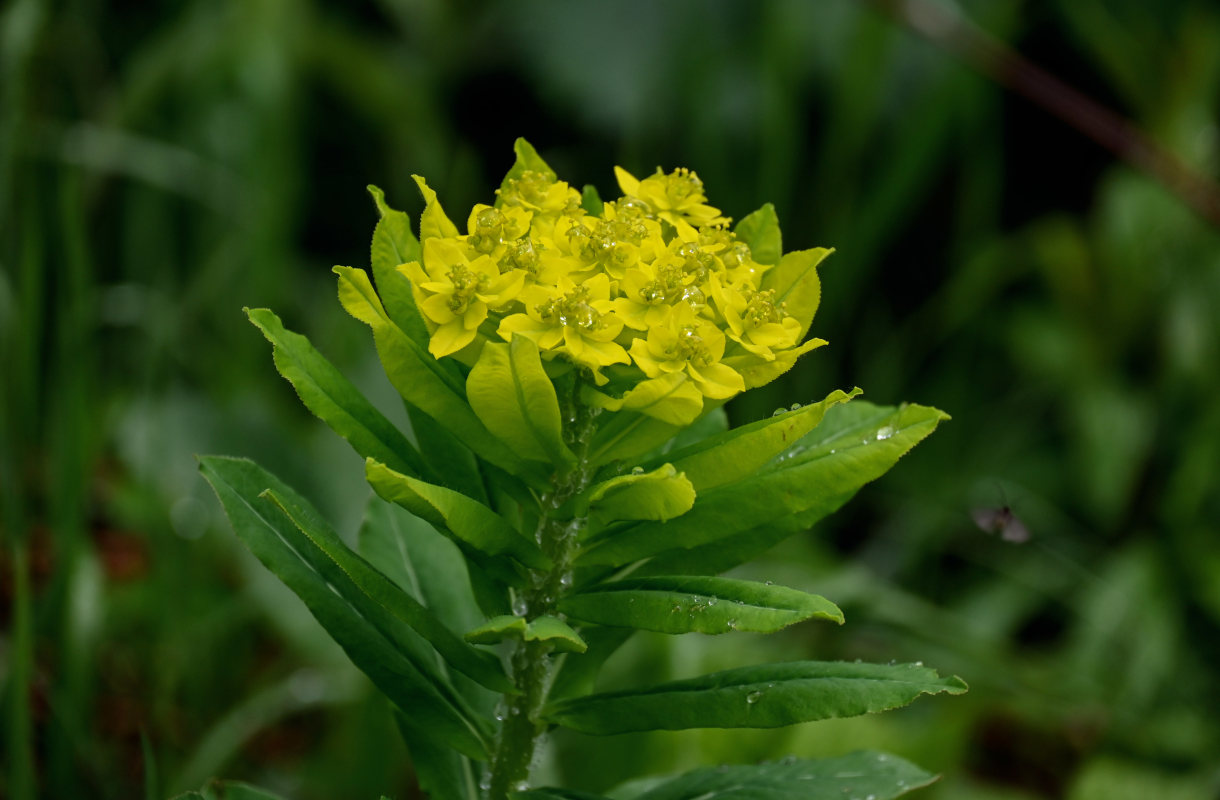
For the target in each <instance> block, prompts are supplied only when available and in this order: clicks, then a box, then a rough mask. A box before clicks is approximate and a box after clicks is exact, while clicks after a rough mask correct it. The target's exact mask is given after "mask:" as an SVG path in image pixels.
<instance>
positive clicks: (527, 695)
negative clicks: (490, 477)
mask: <svg viewBox="0 0 1220 800" xmlns="http://www.w3.org/2000/svg"><path fill="white" fill-rule="evenodd" d="M564 411H565V412H566V413H565V418H566V419H567V421H568V424H567V425H565V426H564V438H565V440H567V443H568V445H569V447H570V448H571V449H572V451H573V452H574V453H575V454H576V457H577V462H576V466H575V467H574V468H573V469H572V470H571V471H570V472H568V473H566V474H564V475H556V476H555V481H554V484H553V489H552V491H551V492H549V493H547V494H546V495H544V496H543V497H542V509H541V511H542V514H541V517H540V519H539V522H538V530H537V533H536V536H537V539H538V544H539V545H540V546H541V548H542V551H543V552H544V553H546V555H547V556H548V557H549V558H550V559H551V563H552V567H551V569H549V570H547V571H545V572H539V571H535V572H531V574H530V583H529V585H528V587H527V588H526V590H525V595H524V600H525V616H526V617H527V618H528V619H531V620H532V619H536V618H538V617H540V616H545V615H554V614H555V613H556V611H555V607H556V604H557V603H558V601H559V599H560V598H561V597H563V596H564V595H565V594H566V593H567V591H568V587H569V586H570V585H571V575H572V558H573V557H574V556H575V555H576V546H577V542H578V541H579V539H580V535H581V533H582V532H583V530H584V527H585V520H584V519H583V518H580V517H578V518H575V519H562V518H561V517H560V516H559V515H558V510H559V509H560V508H561V507H563V506H564V504H565V503H567V501H568V500H570V499H571V498H572V497H574V496H575V495H577V494H579V493H580V492H582V491H583V490H584V489H585V488H586V487H587V486H588V484H589V478H590V474H589V472H590V470H589V465H588V462H587V452H586V451H587V446H586V445H587V442H588V439H589V435H590V433H591V432H592V430H593V428H594V417H595V416H596V414H595V412H592V411H590V410H589V409H586V408H585V407H584V406H582V405H581V404H580V402H579V398H578V395H577V391H576V387H575V386H574V387H573V391H572V393H571V395H570V397H569V398H568V403H567V407H566V408H565V409H564ZM551 650H552V646H551V645H550V644H548V643H546V642H526V641H524V640H522V641H518V642H516V643H515V646H514V648H513V652H512V656H511V658H510V666H511V668H512V678H513V684H514V685H515V686H516V688H517V691H518V694H516V695H513V696H509V697H506V698H505V702H504V704H503V713H504V719H503V722H502V724H501V725H500V731H499V734H498V735H497V737H496V744H495V749H494V751H493V753H492V758H491V766H490V771H489V772H488V775H487V779H486V780H485V781H484V784H483V786H484V789H485V792H486V794H485V797H486V798H487V800H507V798H508V795H509V793H510V792H513V791H520V790H521V789H523V788H525V786H526V785H527V784H526V781H527V779H528V778H529V772H530V766H531V762H532V761H533V759H534V751H535V749H536V748H537V746H538V739H539V737H540V736H541V735H542V734H543V732H544V731H545V729H546V724H545V723H543V722H542V721H541V720H540V719H539V712H540V711H541V710H542V707H543V705H544V704H545V703H546V698H547V693H548V692H549V690H550V684H551V679H552V677H553V675H552V665H551Z"/></svg>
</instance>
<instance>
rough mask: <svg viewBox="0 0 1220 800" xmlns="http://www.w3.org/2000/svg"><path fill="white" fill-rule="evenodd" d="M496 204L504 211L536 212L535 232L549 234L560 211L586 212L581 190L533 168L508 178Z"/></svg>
mask: <svg viewBox="0 0 1220 800" xmlns="http://www.w3.org/2000/svg"><path fill="white" fill-rule="evenodd" d="M496 194H498V195H499V199H498V200H497V202H496V205H497V206H499V207H500V209H501V210H503V211H507V210H508V209H510V208H521V209H524V210H526V211H530V212H532V213H533V215H534V234H535V235H548V236H549V235H550V232H549V229H550V227H551V226H552V225H554V223H555V220H556V219H558V218H559V216H560V215H561V214H567V215H573V214H581V213H584V212H583V211H582V210H581V208H580V192H578V191H576V190H575V189H573V188H572V187H571V186H569V185H568V184H566V183H564V182H563V181H560V180H554V179H552V178H550V177H548V176H547V175H545V174H543V173H541V172H536V171H534V170H525V171H524V172H522V173H521V176H520V177H518V178H511V179H509V180H508V181H507V182H506V184H505V186H504V188H502V189H497V190H496Z"/></svg>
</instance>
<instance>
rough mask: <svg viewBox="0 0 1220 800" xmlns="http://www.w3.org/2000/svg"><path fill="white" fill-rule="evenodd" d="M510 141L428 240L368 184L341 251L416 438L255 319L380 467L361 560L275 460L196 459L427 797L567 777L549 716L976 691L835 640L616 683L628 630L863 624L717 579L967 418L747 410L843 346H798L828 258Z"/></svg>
mask: <svg viewBox="0 0 1220 800" xmlns="http://www.w3.org/2000/svg"><path fill="white" fill-rule="evenodd" d="M516 153H517V161H516V164H515V165H514V166H513V168H512V169H511V170H510V171H509V173H508V175H507V177H506V178H505V179H504V182H503V184H502V185H501V187H500V189H499V191H498V192H497V196H496V198H495V203H494V204H492V205H478V206H475V208H474V209H473V210H472V211H471V212H470V214H469V218H468V220H467V223H466V232H465V233H462V232H461V231H460V230H459V229H458V227H457V226H456V225H454V224H453V223H452V222H451V221H450V219H449V218H448V217H447V216H446V215H445V212H444V211H443V210H442V208H441V205H440V203H439V202H438V200H437V197H436V194H435V193H434V192H433V191H432V190H431V189H430V188H429V187H428V186H427V184H425V183H424V181H423V180H422V179H419V178H417V179H416V180H417V182H418V184H419V187H420V190H421V191H422V193H423V195H424V199H425V202H426V207H425V209H424V211H423V214H422V216H421V219H420V224H419V236H418V238H416V236H415V235H414V234H413V233H412V231H411V228H410V226H409V222H408V219H407V216H406V214H404V213H403V212H400V211H395V210H393V209H391V208H390V207H389V206H388V205H387V204H386V202H385V199H384V196H383V194H382V192H381V191H380V190H378V189H376V188H372V189H371V191H372V193H373V197H374V199H375V201H376V204H377V207H378V209H379V210H380V212H381V220H380V222H379V223H378V225H377V228H376V230H375V233H374V235H373V244H372V259H371V260H372V280H370V276H369V275H368V274H367V273H365V272H364V271H362V270H359V269H352V268H350V267H336V269H335V272H336V273H337V274H338V277H339V299H340V302H341V303H342V304H343V306H344V308H346V309H347V311H348V312H350V313H351V315H352V316H354V317H355V318H356V319H358V320H360V321H362V322H364V323H366V324H367V325H368V326H369V327H370V328H372V332H373V339H374V341H375V343H376V347H377V351H378V353H379V355H380V358H381V362H382V364H383V365H384V367H385V370H386V374H387V375H388V376H389V379H390V382H391V383H392V384H393V385H394V387H395V388H396V389H397V390H398V392H399V393H400V394H401V395H402V399H403V401H404V403H405V404H406V408H407V411H408V414H409V416H410V421H411V432H409V433H408V432H404V431H400V430H398V429H397V428H396V427H395V426H394V425H393V424H391V423H390V422H389V421H388V420H387V419H386V418H385V417H384V416H383V415H382V414H381V413H380V412H379V411H377V410H376V409H375V408H374V406H373V405H372V404H371V403H370V402H368V401H367V400H366V399H365V398H364V397H363V396H362V395H361V394H360V393H359V392H358V391H357V390H356V388H355V387H354V386H353V385H352V384H351V383H350V382H349V381H348V380H347V379H346V378H344V377H343V376H342V374H340V373H339V372H338V371H337V370H336V369H335V368H334V367H333V366H332V365H331V364H330V363H329V362H327V361H326V360H325V359H324V358H323V356H322V355H320V354H319V353H318V351H317V350H315V349H314V348H313V346H312V345H311V344H310V343H309V341H308V340H306V339H305V338H304V337H303V336H300V335H298V334H296V333H292V332H290V331H288V330H286V329H285V328H284V327H283V325H282V324H281V322H280V320H279V319H278V318H277V317H276V316H275V315H274V314H273V313H271V312H270V311H268V310H266V309H255V310H250V311H249V312H248V314H249V317H250V319H251V321H252V322H253V323H254V324H255V325H257V326H258V327H259V328H260V329H261V330H262V331H263V333H264V334H265V335H266V337H267V338H268V339H269V340H270V341H271V343H272V345H273V346H274V355H275V363H276V366H277V368H278V369H279V371H280V372H281V374H283V376H284V377H285V378H287V379H288V381H289V382H291V383H292V385H293V386H294V387H295V388H296V390H297V392H298V394H299V395H300V397H301V400H302V401H303V402H304V403H305V405H306V406H307V407H308V408H309V409H310V410H311V411H313V412H314V413H315V414H316V415H317V416H318V417H320V418H321V419H322V420H324V421H325V422H327V423H328V424H329V425H330V426H331V427H332V428H334V430H335V431H336V432H337V433H339V435H341V436H343V437H344V438H345V439H347V440H348V441H349V442H350V443H351V445H352V446H353V447H354V448H355V449H356V451H357V452H359V454H360V455H362V456H364V457H365V459H366V461H365V474H366V477H367V479H368V482H369V484H370V485H371V486H372V488H373V490H374V492H375V494H376V497H374V498H373V499H372V500H371V504H370V505H369V507H368V509H367V513H366V517H365V521H364V524H363V525H362V527H361V529H360V532H359V552H358V553H357V552H353V551H352V550H350V549H349V548H348V547H347V546H346V545H345V544H344V542H343V540H342V539H341V537H340V536H339V535H338V534H337V533H336V532H335V531H334V530H333V529H332V528H331V527H330V526H329V525H328V524H327V522H326V521H325V520H324V519H323V518H322V517H321V516H320V515H319V514H318V513H317V512H316V511H315V510H314V509H313V508H312V507H311V506H310V505H309V503H308V502H307V501H306V500H305V499H303V498H302V497H301V496H300V495H298V494H297V493H296V492H294V491H293V490H292V489H291V488H289V487H288V486H286V485H285V484H284V483H283V482H281V481H280V480H278V479H277V478H275V477H274V476H273V475H271V474H269V473H268V472H267V471H266V470H263V469H262V468H261V467H259V466H257V465H256V464H254V463H252V462H250V461H247V460H241V459H232V458H223V457H205V458H203V459H202V469H203V473H204V475H205V476H206V477H207V479H208V480H209V481H210V482H211V483H212V486H213V487H214V488H215V490H216V492H217V494H218V495H219V497H220V500H221V502H222V503H223V504H224V507H225V510H226V511H227V512H228V515H229V518H230V520H231V521H232V523H233V527H234V529H235V530H236V531H237V533H238V536H239V537H241V539H242V540H243V541H244V542H245V543H246V544H247V545H248V546H249V547H250V549H251V550H252V551H253V552H254V553H255V555H257V556H258V557H259V558H260V559H261V560H262V561H263V563H264V564H266V566H267V567H268V568H269V569H271V570H272V571H273V572H274V573H275V574H276V575H277V576H279V577H280V579H282V580H283V581H284V582H285V583H286V584H287V585H288V586H290V587H291V588H292V589H293V590H294V591H295V592H296V593H297V594H298V595H300V597H301V598H302V599H303V600H304V601H305V603H306V605H307V606H308V607H309V608H310V610H311V611H312V612H313V614H314V615H315V616H316V617H317V619H318V620H319V621H320V622H321V623H322V625H323V626H324V627H325V628H326V630H327V631H328V632H329V633H330V635H331V636H333V637H334V638H335V640H336V641H337V642H338V643H339V644H340V645H341V646H342V647H343V648H344V649H345V650H346V652H347V653H348V655H349V656H350V657H351V659H352V661H353V662H354V663H355V664H356V665H357V666H358V667H359V668H360V669H361V670H363V671H364V672H365V673H366V674H367V675H368V676H369V678H371V679H372V681H373V683H374V685H375V686H376V687H377V688H378V689H379V690H380V691H381V692H382V693H383V694H384V695H385V696H386V697H387V699H388V700H389V701H390V702H391V703H392V704H393V706H394V707H395V713H396V718H397V720H398V723H399V728H400V730H401V732H402V735H403V737H404V739H405V740H406V742H407V747H408V750H409V752H410V754H411V757H412V761H413V764H414V768H415V773H416V775H417V778H418V781H419V784H420V786H421V787H422V788H423V789H424V791H426V792H427V793H428V794H429V795H430V796H432V797H433V798H437V800H476V799H477V798H488V799H489V800H502V799H503V798H506V797H507V796H508V795H510V794H513V793H521V792H525V791H532V792H533V793H550V794H552V795H554V794H556V793H558V792H560V791H562V790H557V789H546V790H540V789H535V790H529V783H528V781H529V773H530V769H531V763H532V761H533V760H534V757H535V751H536V748H537V744H538V741H539V739H540V737H541V736H543V735H544V734H545V733H546V732H547V731H548V729H550V728H552V727H554V726H560V727H565V728H571V729H574V730H577V731H582V732H585V733H590V734H614V733H622V732H627V731H640V730H652V729H670V730H673V729H686V728H700V727H722V728H733V727H775V726H782V725H790V724H793V723H798V722H805V721H809V720H817V719H825V718H830V717H841V716H849V715H854V714H863V713H867V712H875V711H881V710H884V709H888V708H893V707H896V706H901V705H905V704H907V703H909V702H911V701H912V700H913V699H914V698H915V697H917V696H918V695H920V694H922V693H936V692H949V693H958V692H961V691H964V690H965V685H964V684H963V683H962V682H961V681H960V680H959V679H957V678H942V677H939V676H938V675H937V674H936V673H935V672H934V671H932V670H930V669H927V668H924V667H923V666H921V665H918V664H890V665H876V664H861V663H842V662H817V661H801V662H793V663H780V664H768V665H763V666H751V667H743V668H739V669H732V670H728V671H724V672H718V673H714V674H711V675H705V676H702V677H698V678H693V679H689V680H682V681H676V682H669V683H661V684H659V685H652V686H642V687H639V688H636V689H632V690H629V691H617V692H611V693H598V692H596V691H595V690H594V683H595V679H596V677H597V673H598V670H599V668H600V667H601V665H602V664H603V663H604V661H605V660H606V658H607V657H608V656H609V655H610V654H611V653H612V652H613V651H614V650H615V649H616V648H618V647H619V646H620V645H622V644H623V642H624V641H626V640H627V638H628V637H630V636H631V634H632V633H633V632H635V631H637V630H650V631H660V632H663V633H674V634H676V633H687V632H699V633H705V634H723V633H729V632H731V631H753V632H764V633H765V632H772V631H776V630H779V629H780V628H783V627H785V626H787V625H791V624H793V623H796V622H800V621H803V620H808V619H814V618H817V619H823V620H833V621H835V622H842V619H843V618H842V614H841V612H840V611H839V609H838V608H837V607H836V606H835V605H834V604H833V603H831V602H830V601H828V600H826V599H824V598H822V597H819V596H817V595H812V594H807V593H804V592H800V591H796V590H794V589H789V588H784V587H781V586H775V585H772V584H770V583H756V582H751V581H745V580H739V579H734V578H725V577H719V576H720V575H721V574H722V573H724V572H725V571H727V570H730V569H732V568H733V567H736V566H738V565H740V564H742V563H743V562H746V561H748V560H750V559H751V558H753V557H755V556H757V555H759V554H761V553H762V552H764V551H765V550H767V549H768V548H770V547H771V546H772V545H774V544H776V543H777V542H779V541H781V540H782V539H784V538H786V537H787V536H789V535H791V534H793V533H795V532H798V531H802V530H805V529H807V528H808V527H809V526H810V525H812V524H813V523H814V522H816V521H817V520H819V519H821V518H822V517H824V516H825V515H827V514H829V513H830V512H832V511H834V510H835V509H837V508H838V507H839V506H841V505H842V504H843V503H845V502H846V501H847V500H848V499H849V498H850V497H851V496H852V495H853V494H854V493H855V492H856V491H857V490H858V489H859V488H860V487H861V486H862V485H863V484H865V483H867V482H868V481H871V480H873V479H875V478H877V477H878V476H880V475H881V474H883V473H884V472H885V471H886V470H888V469H889V468H890V467H891V466H892V465H893V464H894V463H895V462H896V461H897V460H898V458H899V457H901V456H902V455H903V454H904V453H906V452H907V451H908V450H909V449H910V448H911V447H913V446H914V445H915V444H916V443H917V442H919V441H920V440H921V439H923V437H925V436H927V435H928V434H929V433H930V432H931V431H932V430H933V429H934V428H935V427H936V425H937V423H938V422H939V421H940V420H941V419H944V414H942V413H941V412H940V411H937V410H936V409H932V408H926V407H922V406H916V405H903V406H900V407H879V406H874V405H870V404H868V403H865V402H864V401H861V400H858V399H854V398H855V397H856V396H857V395H858V394H859V390H853V391H851V392H843V391H835V392H832V393H831V394H830V395H829V396H828V397H827V398H825V399H824V400H821V401H820V402H815V403H812V404H809V405H806V406H803V407H802V406H797V405H794V406H793V407H792V409H791V410H788V411H781V412H776V414H775V415H773V416H771V417H770V418H767V419H763V420H759V421H757V422H754V423H752V424H749V425H746V426H744V427H740V428H736V429H733V430H728V429H727V424H726V418H725V416H724V414H723V411H722V410H721V406H722V404H723V403H724V402H725V401H727V400H728V399H730V398H732V397H733V396H735V395H737V394H738V393H740V392H742V391H745V390H748V389H751V388H753V387H756V386H761V385H763V384H765V383H768V382H769V381H771V380H774V379H775V378H776V377H778V376H779V375H781V374H782V373H783V372H785V371H786V370H788V369H789V368H791V367H792V365H793V364H794V363H795V362H796V360H797V358H798V357H799V356H801V355H803V354H804V353H806V352H808V351H810V350H812V349H813V348H815V347H817V346H819V345H821V344H824V342H823V341H822V340H820V339H808V340H806V338H805V337H806V334H807V332H808V330H809V327H810V324H811V322H812V320H813V316H814V312H815V310H816V308H817V305H818V301H819V296H820V284H819V280H818V274H817V267H818V264H819V263H820V262H821V261H822V259H823V258H824V257H825V256H826V255H827V254H828V252H829V251H827V250H825V249H821V248H818V249H813V250H805V251H800V252H792V253H787V254H783V253H782V249H781V241H780V230H779V226H778V222H777V220H776V215H775V212H774V210H773V209H772V208H771V207H770V206H765V207H763V208H762V209H760V210H759V211H756V212H754V213H753V214H750V215H749V216H747V217H745V218H744V219H742V220H741V221H740V222H739V223H738V224H737V225H736V226H734V227H730V222H729V220H728V219H726V218H724V217H723V216H721V214H720V212H719V211H718V210H717V209H715V208H713V207H711V206H710V205H708V203H707V199H706V197H705V195H704V190H703V185H702V183H701V182H700V181H699V179H698V177H696V175H695V174H694V173H692V172H689V171H687V170H676V171H674V172H672V173H668V174H665V173H662V172H661V171H660V170H658V171H657V173H656V174H654V175H651V176H649V177H646V178H644V179H642V180H641V179H637V178H635V177H633V176H632V175H630V174H629V173H627V172H625V171H623V170H621V169H620V170H617V177H618V184H619V188H620V189H621V190H622V196H621V197H619V198H617V199H616V200H613V201H608V202H602V201H601V200H600V199H599V197H598V195H597V193H596V192H595V191H594V190H592V188H587V189H586V190H585V191H584V192H583V193H580V192H577V191H576V190H574V189H573V188H571V187H570V186H569V185H568V184H566V183H564V182H562V181H560V180H558V178H557V177H556V175H555V173H554V172H553V171H552V170H551V169H550V167H548V166H547V165H546V163H545V162H544V161H543V160H542V159H541V158H540V157H539V156H538V155H537V153H536V152H535V151H534V149H533V148H532V147H530V146H529V144H527V143H526V142H524V141H518V142H517V145H516ZM849 401H850V402H849ZM844 776H847V777H844ZM929 780H931V776H930V775H928V774H927V773H924V772H923V771H921V770H919V769H918V768H916V767H914V766H912V765H910V764H908V763H906V762H904V761H902V760H901V759H897V758H894V757H890V756H885V755H878V754H873V753H861V754H855V755H853V756H848V757H846V758H842V759H830V760H823V761H791V760H789V761H785V762H781V763H777V764H768V765H758V766H742V767H736V768H733V769H730V770H719V771H708V770H701V771H696V772H693V773H688V774H687V775H684V776H681V777H678V778H675V779H673V780H671V781H669V782H666V783H663V784H661V785H659V786H656V787H655V788H652V789H651V790H649V791H648V792H645V793H644V794H643V795H642V796H641V797H642V798H643V799H644V800H661V798H678V797H687V796H695V795H701V794H705V793H707V792H717V791H723V790H726V789H727V788H728V787H730V786H743V785H752V786H756V788H758V789H760V790H762V791H765V792H774V793H777V794H785V793H788V792H792V791H796V790H798V789H799V791H800V796H801V797H804V798H813V797H821V796H826V797H835V798H841V797H844V796H860V797H865V796H871V797H873V798H885V797H895V796H897V795H899V794H902V793H904V792H906V791H908V790H910V789H912V788H915V787H917V786H919V785H923V784H924V783H926V782H927V781H929ZM844 792H847V793H848V794H847V795H844Z"/></svg>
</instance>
